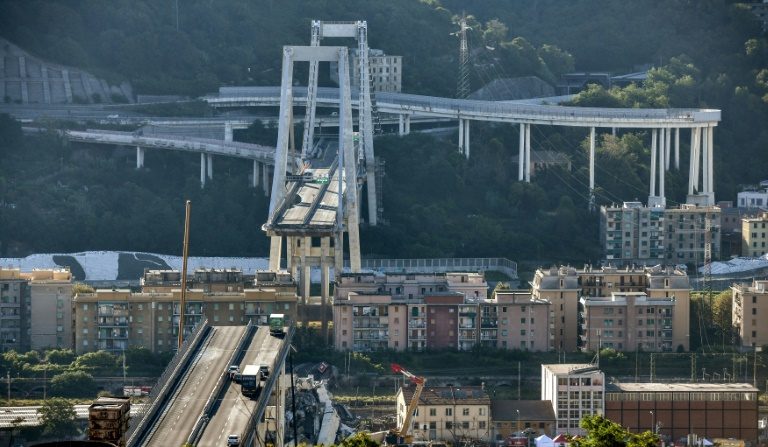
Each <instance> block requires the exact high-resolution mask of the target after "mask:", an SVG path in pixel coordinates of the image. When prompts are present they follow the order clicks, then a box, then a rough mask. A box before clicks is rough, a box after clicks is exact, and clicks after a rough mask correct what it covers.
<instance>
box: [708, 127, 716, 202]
mask: <svg viewBox="0 0 768 447" xmlns="http://www.w3.org/2000/svg"><path fill="white" fill-rule="evenodd" d="M707 144H708V145H709V150H708V151H707V152H708V155H709V189H708V190H707V194H708V195H709V201H710V203H709V204H710V205H714V204H715V163H714V155H715V128H714V127H713V126H707Z"/></svg>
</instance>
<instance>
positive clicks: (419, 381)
mask: <svg viewBox="0 0 768 447" xmlns="http://www.w3.org/2000/svg"><path fill="white" fill-rule="evenodd" d="M392 372H395V373H400V374H402V375H404V376H405V377H407V378H408V379H409V380H410V381H411V382H412V383H414V384H415V385H416V389H415V390H414V392H413V397H412V398H411V401H410V403H408V410H407V413H406V414H405V419H404V420H403V425H402V426H401V427H400V428H399V429H397V430H396V433H397V436H399V437H401V438H405V437H406V436H408V430H409V429H410V428H411V420H412V419H413V414H414V413H415V412H416V409H417V408H418V406H419V397H421V392H422V390H424V384H425V383H426V382H427V379H425V378H424V377H420V376H417V375H415V374H412V373H411V372H410V371H408V370H406V369H405V368H403V367H402V366H400V365H398V364H397V363H393V364H392Z"/></svg>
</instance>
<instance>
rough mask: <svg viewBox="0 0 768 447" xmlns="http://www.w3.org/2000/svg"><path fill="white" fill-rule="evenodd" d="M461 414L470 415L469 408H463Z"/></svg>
mask: <svg viewBox="0 0 768 447" xmlns="http://www.w3.org/2000/svg"><path fill="white" fill-rule="evenodd" d="M461 415H462V416H469V408H462V409H461Z"/></svg>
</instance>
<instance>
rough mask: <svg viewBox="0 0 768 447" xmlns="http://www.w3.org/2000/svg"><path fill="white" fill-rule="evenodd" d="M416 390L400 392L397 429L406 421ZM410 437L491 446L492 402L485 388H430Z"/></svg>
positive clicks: (396, 398)
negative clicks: (483, 443) (487, 443)
mask: <svg viewBox="0 0 768 447" xmlns="http://www.w3.org/2000/svg"><path fill="white" fill-rule="evenodd" d="M414 391H415V387H414V386H413V385H411V386H404V387H400V389H399V390H398V391H397V395H396V397H395V401H396V404H397V426H398V427H401V426H402V424H403V421H405V415H406V413H407V410H408V404H409V403H410V402H411V400H412V399H413V393H414ZM412 421H413V422H412V427H411V430H410V434H411V435H412V436H413V439H414V440H424V441H428V440H432V441H437V440H440V441H447V442H450V443H452V444H458V443H460V442H465V441H481V442H489V441H491V439H492V435H491V432H492V429H491V399H490V397H489V396H488V393H486V391H485V389H484V388H483V387H472V386H468V387H452V386H445V387H430V386H427V387H426V388H424V390H423V391H422V393H421V396H420V397H419V406H418V409H417V410H416V414H415V415H414V416H413V419H412Z"/></svg>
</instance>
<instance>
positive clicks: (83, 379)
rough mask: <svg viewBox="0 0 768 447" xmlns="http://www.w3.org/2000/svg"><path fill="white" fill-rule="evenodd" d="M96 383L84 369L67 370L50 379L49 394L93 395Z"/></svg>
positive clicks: (67, 395)
mask: <svg viewBox="0 0 768 447" xmlns="http://www.w3.org/2000/svg"><path fill="white" fill-rule="evenodd" d="M95 391H96V384H95V382H94V381H93V376H92V375H90V374H88V373H87V372H85V371H67V372H63V373H61V374H58V375H56V376H53V378H52V379H51V394H53V395H56V396H61V397H82V396H93V394H94V392H95Z"/></svg>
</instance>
